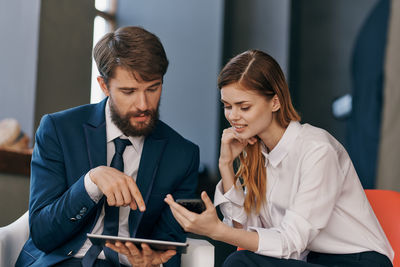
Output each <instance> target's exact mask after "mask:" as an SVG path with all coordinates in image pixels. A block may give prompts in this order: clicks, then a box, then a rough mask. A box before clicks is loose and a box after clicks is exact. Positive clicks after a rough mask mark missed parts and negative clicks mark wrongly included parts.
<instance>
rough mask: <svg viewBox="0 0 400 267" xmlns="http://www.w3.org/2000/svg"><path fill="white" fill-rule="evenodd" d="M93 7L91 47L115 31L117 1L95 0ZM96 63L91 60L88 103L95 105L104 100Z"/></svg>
mask: <svg viewBox="0 0 400 267" xmlns="http://www.w3.org/2000/svg"><path fill="white" fill-rule="evenodd" d="M95 7H96V10H97V16H96V17H95V19H94V24H93V25H94V26H93V47H94V46H95V45H96V43H97V42H98V41H99V39H100V38H101V37H102V36H103V35H104V34H106V33H108V32H110V31H113V30H114V29H115V24H116V22H115V11H116V7H117V0H96V1H95ZM97 76H99V72H98V71H97V67H96V62H95V61H94V60H93V59H92V82H91V90H90V103H97V102H99V101H101V100H102V99H103V98H104V94H103V92H102V91H101V89H100V86H99V84H98V83H97Z"/></svg>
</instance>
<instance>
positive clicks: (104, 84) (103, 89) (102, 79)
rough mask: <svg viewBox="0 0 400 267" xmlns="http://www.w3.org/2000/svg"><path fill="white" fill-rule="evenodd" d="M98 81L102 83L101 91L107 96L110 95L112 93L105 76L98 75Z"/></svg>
mask: <svg viewBox="0 0 400 267" xmlns="http://www.w3.org/2000/svg"><path fill="white" fill-rule="evenodd" d="M97 82H98V83H99V85H100V88H101V91H103V93H104V94H105V95H106V96H109V95H110V92H109V91H108V87H107V84H106V82H105V81H104V78H103V77H101V76H97Z"/></svg>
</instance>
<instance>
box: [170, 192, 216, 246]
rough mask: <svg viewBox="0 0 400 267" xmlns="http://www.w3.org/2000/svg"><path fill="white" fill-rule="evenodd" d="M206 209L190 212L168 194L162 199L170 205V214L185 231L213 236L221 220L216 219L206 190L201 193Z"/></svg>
mask: <svg viewBox="0 0 400 267" xmlns="http://www.w3.org/2000/svg"><path fill="white" fill-rule="evenodd" d="M201 199H202V200H203V202H204V204H205V206H206V210H205V211H203V212H202V213H201V214H197V213H194V212H191V211H189V210H187V209H186V208H184V207H183V206H181V205H179V204H178V203H176V202H175V201H174V199H173V198H172V196H171V195H170V194H168V195H167V197H166V198H165V199H164V201H165V202H166V203H167V204H168V205H169V206H170V208H171V211H172V214H173V215H174V217H175V219H176V220H177V221H178V223H179V224H180V225H181V226H182V228H183V229H184V230H185V231H186V232H192V233H195V234H198V235H204V236H208V237H210V238H214V237H215V236H216V235H217V233H218V231H219V229H220V227H221V225H222V222H221V221H220V220H219V219H218V215H217V212H216V210H215V207H214V205H213V203H212V202H211V199H210V198H209V197H208V195H207V193H206V192H202V193H201Z"/></svg>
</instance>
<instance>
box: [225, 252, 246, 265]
mask: <svg viewBox="0 0 400 267" xmlns="http://www.w3.org/2000/svg"><path fill="white" fill-rule="evenodd" d="M248 252H249V251H246V250H240V251H235V252H233V253H232V254H230V255H229V256H228V257H227V258H226V259H225V261H224V263H223V265H222V267H247V266H249V265H248V262H247V260H246V258H247V256H246V253H248Z"/></svg>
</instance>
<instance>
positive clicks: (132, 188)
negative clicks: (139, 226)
mask: <svg viewBox="0 0 400 267" xmlns="http://www.w3.org/2000/svg"><path fill="white" fill-rule="evenodd" d="M89 176H90V179H91V180H92V181H93V183H95V184H96V185H97V187H98V188H99V189H100V190H101V191H102V192H103V194H104V195H105V196H106V197H107V203H108V205H109V206H116V207H121V206H128V205H129V206H130V207H131V209H133V210H136V209H137V207H139V210H140V211H142V212H143V211H145V210H146V206H145V204H144V201H143V197H142V194H141V193H140V191H139V188H138V187H137V185H136V183H135V181H134V180H133V179H132V177H130V176H128V175H126V174H124V173H123V172H120V171H119V170H117V169H115V168H111V167H107V166H99V167H96V168H94V169H92V170H91V171H90V172H89Z"/></svg>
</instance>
